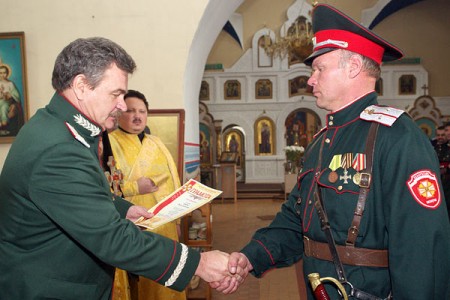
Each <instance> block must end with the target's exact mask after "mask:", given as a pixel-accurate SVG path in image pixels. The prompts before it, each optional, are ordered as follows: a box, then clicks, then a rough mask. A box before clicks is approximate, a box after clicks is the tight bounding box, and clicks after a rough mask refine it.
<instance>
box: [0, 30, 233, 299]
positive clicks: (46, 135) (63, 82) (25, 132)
mask: <svg viewBox="0 0 450 300" xmlns="http://www.w3.org/2000/svg"><path fill="white" fill-rule="evenodd" d="M135 67H136V66H135V63H134V61H133V59H132V58H131V57H130V56H129V55H128V54H127V53H126V52H125V51H124V50H123V49H122V48H121V47H120V46H118V45H117V44H115V43H113V42H111V41H109V40H107V39H104V38H89V39H78V40H76V41H74V42H72V43H71V44H69V45H68V46H67V47H65V48H64V50H63V51H62V52H61V53H60V54H59V56H58V58H57V59H56V62H55V67H54V70H53V78H52V84H53V87H54V88H55V90H56V93H55V95H54V96H53V98H52V99H51V101H50V103H49V105H47V106H46V107H45V108H43V109H40V110H39V111H38V112H37V113H36V115H35V116H34V117H33V118H31V120H30V121H29V122H28V123H27V124H26V125H25V126H24V127H23V128H22V130H21V131H20V132H19V134H18V135H17V137H16V139H15V141H14V143H13V145H12V146H11V149H10V151H9V154H8V157H7V159H6V162H5V164H4V167H3V170H2V173H1V177H0V270H1V272H0V299H11V300H12V299H24V300H25V299H74V300H75V299H76V300H80V299H89V300H90V299H105V300H106V299H110V297H111V290H112V282H113V274H114V267H119V268H121V269H125V270H128V271H130V272H132V273H134V274H138V275H142V276H145V277H148V278H150V279H153V280H155V281H157V282H158V283H161V284H163V285H165V286H167V287H169V288H172V289H175V290H178V291H181V290H183V289H184V288H185V287H186V285H187V284H188V283H189V281H190V279H191V278H192V276H193V275H194V274H197V275H199V276H200V277H202V278H203V279H204V280H206V281H208V282H211V281H219V280H224V279H225V280H224V281H225V282H230V283H231V285H230V288H229V289H228V290H227V292H232V291H233V290H234V289H235V288H236V285H237V279H236V278H235V277H233V278H231V277H230V276H228V275H229V273H228V270H227V269H226V263H227V261H228V255H227V254H225V253H222V252H219V251H212V252H206V253H202V254H199V252H197V251H193V250H191V249H189V248H188V247H187V246H185V245H183V244H180V243H177V242H175V241H173V240H170V239H167V238H165V237H162V236H159V235H157V234H153V233H150V232H147V231H141V230H140V229H139V228H138V227H136V226H135V225H134V224H133V223H132V222H130V220H136V219H137V218H138V217H140V216H141V215H142V216H144V217H147V218H148V217H152V215H151V214H148V213H147V212H146V209H145V208H143V207H138V206H132V205H131V204H130V203H129V202H127V201H125V200H123V199H121V198H119V197H113V196H112V194H111V192H110V187H109V184H108V182H107V181H106V177H105V175H104V173H103V170H102V167H101V165H100V162H99V151H98V150H99V144H100V143H99V142H100V136H101V133H102V131H104V130H105V129H107V128H112V127H113V124H114V117H113V115H114V114H116V113H117V112H119V111H125V110H126V104H125V102H124V99H123V96H124V94H125V93H126V91H127V85H128V75H129V74H131V73H132V72H133V71H134V69H135ZM127 219H129V220H127ZM238 279H239V278H238Z"/></svg>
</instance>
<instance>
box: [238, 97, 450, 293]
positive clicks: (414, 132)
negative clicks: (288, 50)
mask: <svg viewBox="0 0 450 300" xmlns="http://www.w3.org/2000/svg"><path fill="white" fill-rule="evenodd" d="M371 105H375V106H373V107H372V108H375V109H378V108H379V107H378V106H377V102H376V94H375V93H370V94H368V95H366V96H364V97H362V98H361V99H358V100H356V101H355V102H353V103H352V104H350V105H348V106H346V107H344V108H342V109H340V110H339V111H336V112H333V113H330V114H328V115H327V117H326V122H327V123H326V127H325V128H324V129H323V130H322V131H321V132H320V133H319V134H318V135H317V136H316V137H315V139H314V140H313V141H312V143H311V144H310V145H309V146H308V148H307V150H306V155H305V162H304V167H303V169H302V172H301V174H299V181H298V186H296V187H294V189H293V190H292V192H291V194H290V195H289V198H288V200H287V201H286V202H285V203H284V204H283V205H282V208H281V211H280V212H279V213H278V214H277V215H276V217H275V219H274V220H273V222H272V223H271V224H270V225H269V226H268V227H266V228H262V229H260V230H258V231H257V232H256V233H255V235H254V237H253V239H252V241H251V242H250V243H249V244H248V245H247V246H246V247H244V249H242V252H243V253H244V254H245V255H247V257H248V258H249V259H250V261H251V263H252V265H253V267H254V271H253V273H254V275H256V276H261V275H262V274H263V273H264V272H266V271H267V270H269V269H271V268H279V267H284V266H289V265H292V264H293V263H295V262H296V261H298V260H299V259H301V258H303V259H304V274H305V277H306V275H308V274H310V273H313V272H318V273H319V274H320V276H321V277H327V276H331V277H334V278H337V274H336V271H335V268H334V265H333V263H332V262H330V261H326V260H320V259H315V258H312V257H306V256H305V255H304V244H303V237H304V236H307V237H308V238H311V239H313V240H315V241H319V242H324V243H326V237H325V234H324V232H323V231H322V230H321V226H320V221H319V220H318V216H317V213H316V210H315V208H314V199H313V194H312V191H313V190H314V188H315V185H316V184H318V186H319V188H320V190H321V195H322V199H323V202H324V206H325V209H326V211H327V214H328V218H329V222H330V225H331V229H332V233H333V236H334V239H335V241H336V244H338V245H342V246H345V242H346V239H347V233H348V229H349V227H350V225H351V222H352V219H353V214H354V210H355V207H356V203H357V200H358V194H359V186H358V185H357V184H356V183H355V182H354V180H353V179H354V177H355V174H356V173H357V172H358V171H359V172H361V171H363V170H364V167H365V162H364V161H365V160H364V155H363V156H361V155H360V154H364V150H365V145H366V138H367V135H368V130H369V127H370V125H371V123H372V122H375V121H377V122H378V121H380V122H383V123H385V121H386V120H385V119H386V118H387V119H388V120H389V119H390V120H391V121H395V122H394V123H393V124H392V125H391V126H388V125H384V124H380V126H379V129H378V135H377V137H376V145H375V153H374V163H373V174H372V185H371V188H370V191H369V194H368V197H367V201H366V205H365V211H364V214H363V216H362V220H361V225H360V229H359V230H360V231H359V234H358V236H357V239H356V245H355V247H361V248H370V249H387V250H388V251H389V268H382V267H358V266H350V265H344V269H345V272H346V275H347V279H348V280H349V282H350V283H351V284H353V285H354V287H356V288H359V289H361V290H363V291H365V292H368V293H371V294H373V295H376V296H378V297H382V298H384V297H386V296H387V295H388V294H389V292H390V291H392V293H393V295H394V299H408V300H412V299H421V300H423V299H448V298H445V296H444V295H446V293H447V290H448V288H449V286H448V285H449V278H450V270H449V268H450V267H449V265H450V261H449V260H450V255H449V253H450V245H449V241H450V226H449V220H448V216H447V211H446V207H445V200H444V196H443V192H442V189H441V187H440V186H441V183H440V178H439V164H438V161H437V158H436V155H435V153H434V150H433V148H432V146H431V144H430V142H429V140H428V139H427V137H426V136H425V135H424V134H423V132H422V131H421V130H420V129H419V128H418V127H417V126H416V125H415V124H414V123H413V121H412V120H411V119H410V118H409V116H407V115H406V114H401V115H400V116H399V117H398V115H394V116H391V115H390V112H389V109H383V108H382V109H381V110H384V112H385V114H383V113H380V114H372V110H371V109H368V110H366V111H365V112H364V110H365V109H366V108H368V107H369V106H371ZM363 112H364V113H363ZM376 116H379V118H380V120H378V118H377V117H376ZM397 117H398V118H397ZM363 118H365V119H372V120H363ZM322 143H323V150H322V157H321V160H322V162H321V165H320V166H318V161H319V152H320V151H319V149H320V147H321V145H322ZM332 172H335V174H332V175H330V174H331V173H332ZM356 177H357V176H356ZM308 285H309V284H308ZM327 290H328V292H329V294H330V296H331V298H332V299H339V298H338V295H337V293H336V290H335V289H334V288H332V287H330V285H327ZM308 293H309V295H308V296H309V299H313V298H312V295H311V291H310V289H308Z"/></svg>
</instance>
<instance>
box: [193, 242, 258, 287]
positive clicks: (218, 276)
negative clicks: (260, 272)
mask: <svg viewBox="0 0 450 300" xmlns="http://www.w3.org/2000/svg"><path fill="white" fill-rule="evenodd" d="M200 255H201V258H200V263H199V265H198V267H197V270H196V271H195V275H197V276H200V278H202V279H203V280H205V281H206V282H208V283H209V285H210V286H211V287H212V288H213V289H216V290H217V291H218V292H222V293H224V294H231V293H234V292H235V291H236V290H237V289H238V287H239V285H241V284H242V283H244V281H245V278H246V277H247V275H248V273H249V272H250V271H251V270H253V266H252V264H251V263H250V261H249V260H248V258H247V257H246V256H245V255H244V254H242V253H240V252H233V253H231V254H228V253H225V252H221V251H218V250H214V251H208V252H202V253H201V254H200Z"/></svg>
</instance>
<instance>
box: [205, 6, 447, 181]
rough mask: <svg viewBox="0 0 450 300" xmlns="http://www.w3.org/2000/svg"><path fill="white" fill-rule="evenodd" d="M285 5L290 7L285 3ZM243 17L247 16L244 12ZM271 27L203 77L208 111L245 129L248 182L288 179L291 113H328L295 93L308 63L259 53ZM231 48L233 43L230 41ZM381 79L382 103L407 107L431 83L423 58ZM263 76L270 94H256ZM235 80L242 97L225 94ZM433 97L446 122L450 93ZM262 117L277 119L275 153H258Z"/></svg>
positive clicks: (392, 68) (388, 70)
mask: <svg viewBox="0 0 450 300" xmlns="http://www.w3.org/2000/svg"><path fill="white" fill-rule="evenodd" d="M243 6H245V4H244V5H242V6H241V11H243V12H245V9H242V7H243ZM252 7H253V6H252ZM284 10H285V11H286V8H284ZM289 10H291V8H289ZM296 16H298V15H296ZM243 19H244V20H245V16H244V17H243ZM284 21H286V19H284V20H283V22H284ZM244 24H245V22H244ZM244 27H245V25H244ZM244 32H245V30H244ZM267 32H268V31H267V29H261V28H260V29H259V30H258V31H256V32H255V33H254V34H253V36H252V37H251V41H250V43H248V42H247V38H244V41H245V43H244V44H249V46H248V48H247V49H246V50H245V52H244V53H243V54H242V55H240V57H239V59H238V60H237V61H236V62H234V63H233V64H230V65H229V66H228V67H227V66H225V65H224V68H223V70H218V71H206V72H205V73H204V77H203V80H204V81H205V82H206V83H208V85H209V91H210V95H209V100H207V101H204V103H205V104H206V105H207V106H208V110H209V113H211V115H212V116H213V117H214V118H215V119H219V120H222V128H226V127H227V126H228V125H230V124H236V125H237V126H240V127H242V128H243V130H244V132H245V135H246V140H245V149H246V156H245V158H246V161H245V164H246V168H245V169H246V174H245V178H246V182H249V183H264V182H283V180H284V176H283V175H284V171H285V170H284V167H283V164H284V162H285V159H286V157H285V153H284V151H283V149H284V147H285V146H286V139H285V135H286V132H285V131H286V129H285V120H286V117H287V116H288V115H289V113H291V112H292V111H294V110H296V109H299V108H306V109H310V110H312V111H314V112H315V113H316V114H317V115H318V116H319V117H320V119H321V122H322V124H324V121H325V115H326V112H325V111H323V110H321V109H318V108H317V107H316V106H315V99H314V97H312V95H311V94H308V93H300V94H298V95H294V96H292V95H290V91H289V81H290V80H291V79H293V78H296V77H298V76H306V77H309V75H310V68H309V67H306V66H305V65H303V64H301V63H299V64H294V65H291V66H288V58H279V57H277V58H275V59H274V60H273V61H272V62H269V63H267V61H263V60H261V59H260V57H262V54H263V53H261V52H260V51H261V49H258V42H257V41H258V39H259V38H260V37H261V35H263V34H266V33H267ZM247 33H248V32H247ZM220 39H221V36H219V38H218V40H217V41H216V45H215V48H213V51H212V52H211V54H210V57H209V58H208V60H210V59H220V58H219V57H220V56H219V55H218V50H219V48H220V47H223V46H224V44H223V42H224V41H223V40H220ZM228 47H233V46H231V45H228ZM227 49H228V48H227ZM233 53H234V52H233V51H223V52H222V55H223V58H224V61H226V62H231V61H232V60H230V54H233ZM415 53H422V52H420V51H419V52H415ZM269 60H270V58H269ZM215 62H218V61H215ZM264 64H266V65H264ZM262 65H264V66H262ZM428 66H429V65H428ZM410 76H413V77H414V85H413V86H412V85H411V86H409V85H406V87H404V85H403V84H401V83H402V82H403V81H404V78H408V77H410ZM381 78H382V80H383V84H382V90H381V91H380V97H379V102H380V103H381V104H385V105H390V106H393V107H397V108H400V109H404V110H406V111H409V110H410V109H412V108H413V106H414V101H415V100H416V99H417V98H418V97H420V96H422V95H424V93H429V91H430V85H432V83H430V78H429V71H428V69H427V68H426V67H425V63H424V60H410V61H409V62H408V63H402V64H386V65H383V66H382V73H381ZM261 79H264V80H266V79H267V80H270V81H271V82H272V84H273V87H272V97H270V99H257V97H256V95H255V93H256V88H255V83H256V82H257V81H258V80H261ZM230 81H238V82H239V86H240V96H239V97H238V99H235V98H233V97H231V98H229V97H228V99H227V97H226V93H227V89H226V84H227V82H230ZM449 94H450V93H449ZM449 94H448V95H449ZM434 99H435V100H436V101H435V102H436V106H437V108H438V110H440V112H441V114H442V115H443V116H441V118H440V119H439V120H438V121H439V122H443V121H447V120H448V118H449V116H450V101H448V100H450V97H449V96H441V97H435V98H434ZM261 116H267V117H269V118H271V119H272V120H273V121H274V122H275V124H276V126H275V127H276V142H275V144H276V145H275V149H276V151H275V153H273V155H257V154H256V152H257V151H256V149H255V147H256V146H255V143H254V140H255V138H256V135H257V133H255V132H254V129H253V124H254V122H255V121H256V120H257V119H258V118H260V117H261Z"/></svg>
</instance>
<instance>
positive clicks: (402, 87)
mask: <svg viewBox="0 0 450 300" xmlns="http://www.w3.org/2000/svg"><path fill="white" fill-rule="evenodd" d="M416 82H417V79H416V76H414V75H412V74H405V75H402V76H400V78H399V79H398V94H399V95H415V94H416V92H417V89H416Z"/></svg>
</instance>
